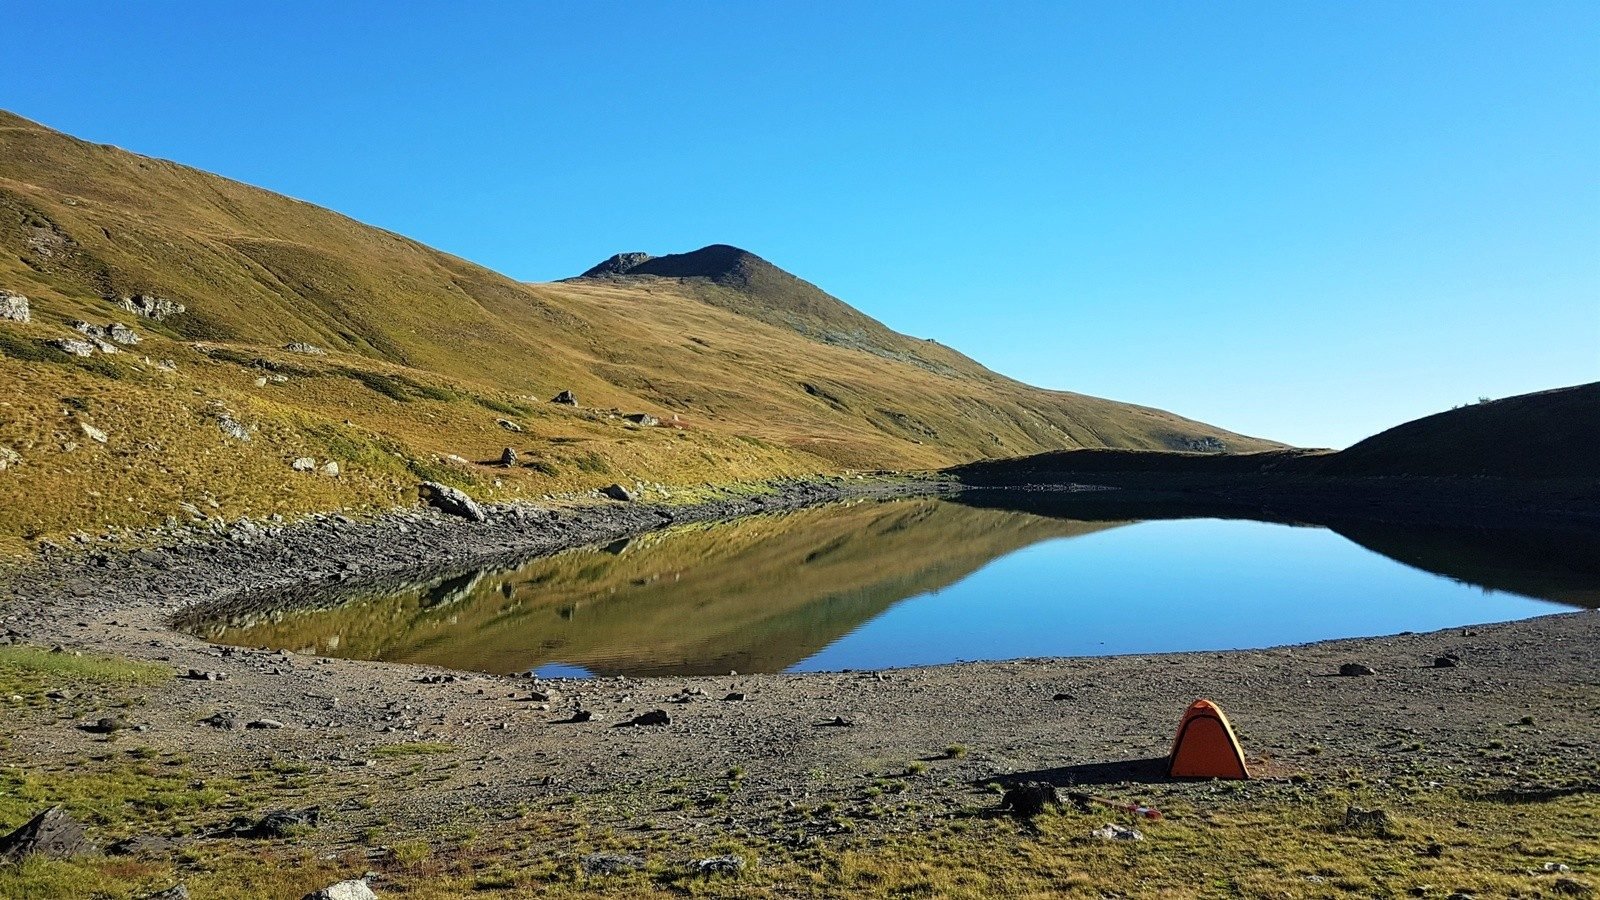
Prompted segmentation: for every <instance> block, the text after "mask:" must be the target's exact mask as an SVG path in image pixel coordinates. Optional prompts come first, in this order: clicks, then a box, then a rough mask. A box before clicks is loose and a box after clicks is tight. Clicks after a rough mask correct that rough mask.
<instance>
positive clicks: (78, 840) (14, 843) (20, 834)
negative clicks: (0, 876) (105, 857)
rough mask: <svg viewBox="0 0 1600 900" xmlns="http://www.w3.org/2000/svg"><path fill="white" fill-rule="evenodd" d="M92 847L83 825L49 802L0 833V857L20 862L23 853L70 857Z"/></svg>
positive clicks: (24, 855) (50, 856) (53, 857)
mask: <svg viewBox="0 0 1600 900" xmlns="http://www.w3.org/2000/svg"><path fill="white" fill-rule="evenodd" d="M92 849H94V847H93V845H92V844H90V843H89V837H88V835H86V834H84V831H83V826H82V825H79V824H78V823H77V822H76V821H74V820H73V818H72V817H71V816H69V815H67V811H66V810H65V809H62V808H61V807H60V806H52V807H50V808H49V809H47V810H45V811H44V812H42V813H39V814H38V815H36V816H34V817H33V818H31V819H29V820H28V821H27V823H26V824H24V825H23V826H22V827H21V828H18V829H17V830H16V831H13V832H11V833H10V834H8V835H6V836H5V837H0V860H4V861H6V862H14V863H17V862H21V861H22V860H23V859H24V858H25V857H29V856H44V857H48V858H50V859H70V858H72V857H74V856H77V855H79V854H81V853H87V852H89V851H90V850H92Z"/></svg>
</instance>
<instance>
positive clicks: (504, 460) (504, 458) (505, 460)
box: [500, 447, 517, 469]
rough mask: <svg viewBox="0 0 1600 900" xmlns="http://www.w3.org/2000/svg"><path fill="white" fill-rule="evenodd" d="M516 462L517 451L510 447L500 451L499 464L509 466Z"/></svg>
mask: <svg viewBox="0 0 1600 900" xmlns="http://www.w3.org/2000/svg"><path fill="white" fill-rule="evenodd" d="M516 464H517V451H515V450H513V449H511V448H510V447H507V448H505V449H504V450H501V451H500V465H502V466H505V467H506V468H508V469H509V468H511V467H512V466H514V465H516Z"/></svg>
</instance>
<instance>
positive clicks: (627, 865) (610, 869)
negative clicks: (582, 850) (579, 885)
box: [583, 853, 644, 875]
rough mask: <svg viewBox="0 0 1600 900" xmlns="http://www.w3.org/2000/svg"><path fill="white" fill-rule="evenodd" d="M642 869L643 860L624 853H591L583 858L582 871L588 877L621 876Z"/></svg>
mask: <svg viewBox="0 0 1600 900" xmlns="http://www.w3.org/2000/svg"><path fill="white" fill-rule="evenodd" d="M643 867H644V860H642V859H640V858H639V857H637V856H630V855H628V854H626V853H591V854H589V855H588V856H585V857H584V858H583V871H584V872H586V873H588V874H590V875H622V874H624V873H627V872H633V871H636V870H638V869H641V868H643Z"/></svg>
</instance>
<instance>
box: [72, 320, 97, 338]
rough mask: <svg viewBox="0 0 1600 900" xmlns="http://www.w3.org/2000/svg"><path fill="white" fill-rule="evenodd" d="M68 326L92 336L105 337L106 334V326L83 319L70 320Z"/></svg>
mask: <svg viewBox="0 0 1600 900" xmlns="http://www.w3.org/2000/svg"><path fill="white" fill-rule="evenodd" d="M67 327H68V328H71V329H72V330H73V331H76V332H77V333H79V334H82V335H87V336H88V337H90V338H103V337H105V336H106V330H105V329H104V328H101V327H100V326H99V325H95V324H92V323H89V322H85V321H83V320H82V319H74V320H72V321H71V322H68V323H67Z"/></svg>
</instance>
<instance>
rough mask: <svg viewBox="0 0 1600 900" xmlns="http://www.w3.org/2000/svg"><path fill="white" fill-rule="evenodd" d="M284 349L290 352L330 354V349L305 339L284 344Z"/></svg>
mask: <svg viewBox="0 0 1600 900" xmlns="http://www.w3.org/2000/svg"><path fill="white" fill-rule="evenodd" d="M283 349H285V350H287V351H289V352H290V353H304V354H306V355H307V356H327V355H328V351H326V350H324V349H322V348H321V347H318V346H316V345H315V344H308V343H306V342H305V341H295V342H293V343H290V344H284V345H283Z"/></svg>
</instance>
